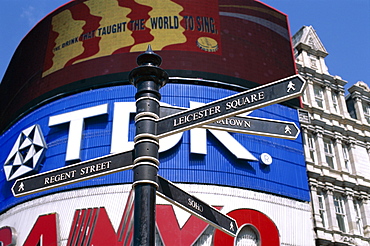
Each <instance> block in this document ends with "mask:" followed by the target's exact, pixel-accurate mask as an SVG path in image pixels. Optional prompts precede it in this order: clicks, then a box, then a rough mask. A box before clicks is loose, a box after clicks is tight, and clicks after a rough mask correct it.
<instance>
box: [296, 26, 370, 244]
mask: <svg viewBox="0 0 370 246" xmlns="http://www.w3.org/2000/svg"><path fill="white" fill-rule="evenodd" d="M293 47H294V52H295V57H296V62H297V69H298V71H299V73H300V74H301V75H302V76H303V77H304V78H305V79H306V81H307V82H308V86H307V88H306V90H305V93H304V95H303V99H302V101H303V110H300V112H299V113H300V121H301V127H302V137H303V139H304V149H305V158H306V163H307V173H308V179H309V185H310V189H311V204H312V219H313V226H314V231H315V234H316V235H315V236H316V245H370V89H369V87H368V86H367V85H366V84H365V83H364V82H357V83H356V84H354V85H353V86H352V87H350V88H349V90H348V91H349V94H348V95H347V96H345V88H344V86H345V85H346V84H347V81H345V80H343V79H342V78H341V77H339V76H333V75H331V74H330V73H329V72H328V68H327V66H326V64H325V57H326V56H327V55H328V52H327V51H326V49H325V47H324V46H323V44H322V43H321V41H320V39H319V37H318V36H317V34H316V32H315V30H314V29H313V27H312V26H304V27H302V28H301V29H300V30H299V31H298V32H297V33H296V34H295V35H294V37H293Z"/></svg>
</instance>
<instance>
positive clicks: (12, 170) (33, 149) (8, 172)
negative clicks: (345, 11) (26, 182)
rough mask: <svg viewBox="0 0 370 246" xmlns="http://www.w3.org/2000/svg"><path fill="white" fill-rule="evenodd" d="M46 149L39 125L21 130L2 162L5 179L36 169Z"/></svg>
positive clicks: (11, 178)
mask: <svg viewBox="0 0 370 246" xmlns="http://www.w3.org/2000/svg"><path fill="white" fill-rule="evenodd" d="M46 149H47V146H46V143H45V140H44V136H43V134H42V132H41V128H40V126H39V125H33V126H31V127H29V128H27V129H25V130H23V131H22V132H21V134H19V137H18V138H17V141H16V142H15V144H14V146H13V148H12V150H11V151H10V153H9V156H8V158H7V159H6V161H5V163H4V172H5V176H6V179H7V180H8V181H9V180H13V179H15V178H18V177H20V176H22V175H24V174H26V173H28V172H31V171H34V170H36V171H37V169H38V167H39V164H40V162H41V160H42V157H43V156H44V153H45V150H46Z"/></svg>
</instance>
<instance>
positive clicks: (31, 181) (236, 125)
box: [12, 46, 305, 246]
mask: <svg viewBox="0 0 370 246" xmlns="http://www.w3.org/2000/svg"><path fill="white" fill-rule="evenodd" d="M161 62H162V59H161V58H160V56H158V55H157V54H155V53H154V52H153V51H152V50H151V48H150V46H149V47H148V50H147V51H146V52H145V53H143V54H141V55H140V56H139V57H138V58H137V64H138V65H139V67H137V68H135V69H133V70H132V71H131V73H130V75H129V79H130V82H131V83H132V84H133V85H134V86H135V87H136V88H137V93H136V95H135V98H136V117H135V125H136V135H135V138H134V142H135V147H134V150H132V151H127V152H124V153H119V154H112V155H107V156H104V157H100V158H96V159H92V160H89V161H84V162H81V163H77V164H74V165H70V166H66V167H62V168H59V169H56V170H52V171H49V172H45V173H41V174H37V175H33V176H30V177H26V178H22V179H18V180H17V181H16V182H15V183H14V185H13V187H12V191H13V194H14V196H16V197H19V196H24V195H28V194H32V193H36V192H40V191H45V190H48V189H52V188H56V187H60V186H63V185H67V184H72V183H76V182H80V181H83V180H87V179H91V178H95V177H99V176H102V175H107V174H110V173H114V172H119V171H124V170H128V169H133V171H134V172H133V173H134V183H133V190H134V194H135V197H134V201H132V200H131V201H130V204H134V205H133V206H134V209H133V211H134V232H133V239H132V241H133V243H134V245H135V246H136V245H148V246H149V245H151V246H154V244H155V196H156V193H157V194H158V195H159V196H161V197H163V198H164V199H166V200H167V201H169V202H171V203H173V204H175V205H177V206H179V207H180V208H182V209H184V210H186V211H188V212H190V213H191V214H193V215H195V216H197V217H198V218H200V219H202V220H204V221H206V222H207V223H208V224H210V225H212V226H214V227H216V228H218V229H220V230H222V231H224V232H225V233H227V234H229V235H232V236H236V233H237V231H238V227H237V224H236V222H235V220H234V219H232V218H231V217H229V216H226V215H224V214H222V213H221V212H219V211H218V210H216V209H215V208H213V207H211V206H210V205H208V204H206V203H205V202H203V201H201V200H200V199H198V198H196V197H195V196H192V195H190V194H188V193H186V192H185V191H183V190H181V189H180V188H178V187H176V186H175V185H174V184H172V183H171V182H169V181H167V180H166V179H164V178H162V177H160V176H158V174H157V173H158V165H159V154H158V149H159V142H158V141H159V138H163V137H166V136H169V135H172V134H175V133H178V132H182V131H186V130H189V129H192V128H195V127H204V128H208V129H216V130H226V131H231V132H238V133H248V134H254V135H262V136H270V137H280V138H286V139H295V138H296V137H297V136H298V134H299V129H298V127H297V126H296V125H295V124H294V123H292V122H286V121H277V120H269V119H260V118H255V117H242V116H236V115H239V114H242V113H245V112H247V111H252V110H255V109H258V108H262V107H264V106H267V105H271V104H274V103H279V102H282V101H285V100H289V99H292V98H295V97H298V96H300V95H301V94H302V92H303V89H304V86H305V81H304V80H303V79H302V78H301V77H300V76H299V75H294V76H291V77H288V78H285V79H282V80H279V81H276V82H273V83H270V84H266V85H262V86H259V87H256V88H253V89H250V90H247V91H245V92H241V93H238V94H235V95H232V96H229V97H226V98H224V99H220V100H217V101H214V102H210V103H208V104H205V105H203V106H201V107H198V108H195V109H188V110H186V109H183V108H176V107H163V106H161V107H160V106H159V101H160V99H161V94H160V93H159V89H160V88H161V87H162V86H164V85H165V84H166V83H167V80H168V75H167V73H166V72H165V71H164V70H162V69H161V68H159V67H158V66H159V65H160V64H161ZM130 211H132V209H130ZM129 234H131V233H129V232H128V234H127V235H129ZM128 237H130V236H128Z"/></svg>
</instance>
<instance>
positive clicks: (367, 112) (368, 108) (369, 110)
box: [362, 103, 370, 124]
mask: <svg viewBox="0 0 370 246" xmlns="http://www.w3.org/2000/svg"><path fill="white" fill-rule="evenodd" d="M362 107H363V109H364V116H365V119H366V121H367V123H369V124H370V104H368V103H364V104H362Z"/></svg>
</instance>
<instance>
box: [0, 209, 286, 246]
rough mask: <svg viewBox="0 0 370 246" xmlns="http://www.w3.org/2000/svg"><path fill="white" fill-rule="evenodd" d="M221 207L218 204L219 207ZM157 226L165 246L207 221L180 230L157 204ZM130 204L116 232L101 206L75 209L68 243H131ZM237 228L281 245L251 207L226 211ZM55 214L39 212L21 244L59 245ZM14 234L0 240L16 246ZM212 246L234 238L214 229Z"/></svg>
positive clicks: (187, 237) (226, 245)
mask: <svg viewBox="0 0 370 246" xmlns="http://www.w3.org/2000/svg"><path fill="white" fill-rule="evenodd" d="M220 208H221V207H218V209H220ZM156 209H157V228H158V231H159V234H160V236H161V239H162V241H163V243H164V245H166V246H172V245H178V246H189V245H192V244H193V243H194V242H195V241H196V240H197V239H198V238H199V236H201V234H202V233H203V232H204V230H205V229H206V228H207V226H208V224H207V223H205V222H203V221H201V220H200V219H198V218H196V217H194V216H190V218H189V219H188V221H187V222H186V223H185V225H184V226H183V227H182V228H181V229H180V227H179V225H178V222H177V219H176V216H175V213H174V211H173V208H172V206H170V205H157V208H156ZM132 215H133V213H132V207H131V206H129V207H127V206H126V209H125V212H124V214H123V216H122V219H121V222H120V225H119V228H118V231H117V233H116V232H115V230H114V228H113V226H112V223H111V220H110V219H109V216H108V214H107V212H106V210H105V208H104V207H101V208H88V209H78V210H76V212H75V215H74V218H73V222H72V225H71V229H70V234H69V237H68V242H67V246H92V245H94V246H106V245H110V246H124V245H131V242H132V236H133V235H132V233H133V230H132V229H133V228H132V226H133V223H132V222H133V221H132V217H133V216H132ZM228 215H229V216H231V217H233V218H234V219H235V220H236V222H237V224H238V227H239V228H242V226H243V225H245V224H247V225H253V226H254V227H255V229H256V230H257V231H258V234H259V240H260V245H261V246H278V245H280V238H279V232H278V230H277V227H276V225H275V224H274V222H273V221H272V220H271V219H270V218H269V217H267V216H266V215H265V214H263V213H261V212H259V211H256V210H252V209H238V210H234V211H231V212H229V213H228ZM56 217H57V216H56V214H48V215H41V216H40V217H39V218H38V219H37V221H36V222H35V224H34V226H33V228H32V230H31V232H30V233H29V235H28V237H27V239H26V241H25V243H24V244H23V246H37V245H48V246H57V245H58V239H57V238H58V231H57V218H56ZM14 235H15V233H13V232H12V231H11V230H10V229H9V227H3V228H1V229H0V242H2V243H3V245H4V246H13V245H15V237H14ZM212 241H213V245H214V246H233V245H234V238H233V237H231V236H229V235H227V234H225V233H223V232H221V231H219V230H215V233H214V236H213V240H212Z"/></svg>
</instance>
